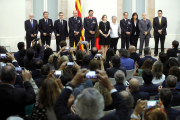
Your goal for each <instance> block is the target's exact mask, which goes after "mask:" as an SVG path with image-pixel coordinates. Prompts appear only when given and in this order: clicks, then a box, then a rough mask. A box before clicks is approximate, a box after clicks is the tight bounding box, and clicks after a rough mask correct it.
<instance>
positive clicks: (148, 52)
mask: <svg viewBox="0 0 180 120" xmlns="http://www.w3.org/2000/svg"><path fill="white" fill-rule="evenodd" d="M144 56H145V57H143V58H141V59H140V61H139V63H138V65H139V68H141V66H142V65H143V63H144V61H145V60H146V59H148V58H150V59H152V60H153V62H155V61H157V59H155V58H153V57H151V48H150V47H145V48H144Z"/></svg>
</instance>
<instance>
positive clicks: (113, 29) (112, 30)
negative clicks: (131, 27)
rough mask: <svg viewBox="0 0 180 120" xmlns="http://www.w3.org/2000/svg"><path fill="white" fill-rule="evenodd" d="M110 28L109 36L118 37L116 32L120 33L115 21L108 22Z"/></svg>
mask: <svg viewBox="0 0 180 120" xmlns="http://www.w3.org/2000/svg"><path fill="white" fill-rule="evenodd" d="M110 28H111V32H110V37H111V38H118V37H119V35H118V33H120V34H121V31H120V27H119V24H118V23H117V22H116V23H115V24H114V23H110Z"/></svg>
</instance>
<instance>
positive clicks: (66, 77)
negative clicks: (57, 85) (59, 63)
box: [60, 72, 73, 86]
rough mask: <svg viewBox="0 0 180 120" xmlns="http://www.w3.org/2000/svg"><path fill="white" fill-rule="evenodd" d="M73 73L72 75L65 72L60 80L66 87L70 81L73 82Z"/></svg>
mask: <svg viewBox="0 0 180 120" xmlns="http://www.w3.org/2000/svg"><path fill="white" fill-rule="evenodd" d="M72 73H73V72H72ZM72 73H70V72H65V73H63V75H61V77H60V80H61V83H62V84H63V85H64V86H66V84H67V83H68V82H69V81H71V80H72V78H73V75H72Z"/></svg>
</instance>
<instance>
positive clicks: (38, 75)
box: [31, 70, 42, 80]
mask: <svg viewBox="0 0 180 120" xmlns="http://www.w3.org/2000/svg"><path fill="white" fill-rule="evenodd" d="M31 73H32V78H33V80H36V79H39V78H42V73H41V70H32V71H31Z"/></svg>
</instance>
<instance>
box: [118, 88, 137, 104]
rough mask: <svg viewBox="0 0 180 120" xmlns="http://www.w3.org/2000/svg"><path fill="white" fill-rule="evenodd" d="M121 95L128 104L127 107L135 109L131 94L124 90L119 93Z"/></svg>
mask: <svg viewBox="0 0 180 120" xmlns="http://www.w3.org/2000/svg"><path fill="white" fill-rule="evenodd" d="M119 94H120V95H121V96H122V98H123V99H124V101H125V103H126V107H128V108H133V106H134V98H133V96H132V95H131V93H130V92H128V91H126V90H123V91H121V92H119Z"/></svg>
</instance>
